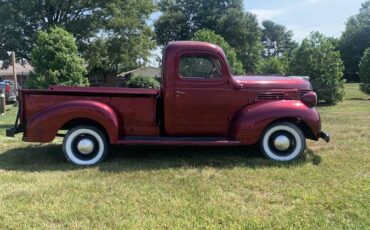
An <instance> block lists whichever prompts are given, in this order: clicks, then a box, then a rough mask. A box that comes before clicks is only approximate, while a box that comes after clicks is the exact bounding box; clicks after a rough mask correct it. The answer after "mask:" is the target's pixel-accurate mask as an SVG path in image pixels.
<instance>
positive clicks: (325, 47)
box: [290, 32, 344, 104]
mask: <svg viewBox="0 0 370 230" xmlns="http://www.w3.org/2000/svg"><path fill="white" fill-rule="evenodd" d="M290 72H291V74H294V75H305V76H310V80H311V83H312V86H313V89H314V90H315V91H316V92H317V95H318V100H319V101H325V102H327V103H329V104H333V103H336V102H338V101H341V100H342V98H343V96H344V85H343V62H342V60H341V59H340V54H339V51H336V50H335V47H334V46H333V43H332V41H331V40H330V38H327V37H325V36H324V35H323V34H321V33H319V32H312V33H311V34H310V36H309V37H308V38H305V39H304V40H303V41H302V44H301V45H300V46H299V47H298V48H297V49H296V50H295V51H294V52H293V58H292V60H291V62H290Z"/></svg>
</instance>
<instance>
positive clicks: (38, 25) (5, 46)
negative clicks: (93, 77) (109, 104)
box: [0, 0, 154, 70]
mask: <svg viewBox="0 0 370 230" xmlns="http://www.w3.org/2000/svg"><path fill="white" fill-rule="evenodd" d="M153 10H154V4H153V2H152V0H140V1H135V0H126V1H119V0H94V1H91V0H65V1H56V0H51V1H39V0H27V1H19V0H2V1H1V4H0V60H8V59H9V57H8V55H7V53H6V52H5V51H7V50H12V51H15V52H16V54H17V59H18V61H24V60H26V61H30V60H31V50H32V48H34V47H35V43H36V37H37V36H36V34H37V31H39V30H48V29H50V28H52V27H54V26H59V27H62V28H64V29H65V30H67V31H68V32H70V33H71V34H72V35H73V36H74V37H75V38H76V41H77V44H78V48H79V51H80V53H81V54H83V56H84V57H85V58H86V60H87V61H88V63H89V67H91V68H94V67H95V65H96V66H97V67H98V68H104V69H105V68H106V69H108V70H112V69H115V70H118V69H127V68H131V66H127V65H126V64H125V65H123V64H122V63H124V62H125V61H126V60H127V63H129V64H128V65H133V64H132V63H134V64H135V65H136V64H138V62H140V61H141V62H145V61H146V59H147V57H148V55H149V49H150V48H152V47H153V41H152V40H151V36H152V34H151V30H150V29H149V27H148V26H147V25H146V20H147V19H148V18H149V15H150V14H151V13H152V11H153ZM113 47H114V48H113ZM128 47H130V52H134V51H131V50H135V52H134V53H128V51H126V50H127V49H128ZM93 55H96V56H93ZM98 58H101V61H97V60H98ZM103 59H104V60H103ZM108 63H109V65H108ZM4 64H5V65H6V64H8V62H4Z"/></svg>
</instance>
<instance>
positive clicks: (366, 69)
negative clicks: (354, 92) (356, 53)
mask: <svg viewBox="0 0 370 230" xmlns="http://www.w3.org/2000/svg"><path fill="white" fill-rule="evenodd" d="M359 74H360V82H361V84H360V90H361V91H362V92H364V93H366V94H369V95H370V47H369V48H367V49H366V50H365V53H364V56H363V57H362V59H361V62H360V66H359Z"/></svg>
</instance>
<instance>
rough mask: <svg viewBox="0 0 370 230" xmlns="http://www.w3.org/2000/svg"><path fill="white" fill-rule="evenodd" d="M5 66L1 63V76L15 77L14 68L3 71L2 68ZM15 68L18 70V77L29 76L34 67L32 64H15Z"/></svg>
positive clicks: (9, 67)
mask: <svg viewBox="0 0 370 230" xmlns="http://www.w3.org/2000/svg"><path fill="white" fill-rule="evenodd" d="M2 65H3V62H2V61H0V76H7V75H13V67H12V66H8V68H6V69H2V68H1V66H2ZM15 68H16V70H17V75H28V74H29V73H30V72H31V71H32V70H33V68H32V66H31V65H30V64H28V63H27V64H25V65H24V66H23V65H21V64H19V63H15Z"/></svg>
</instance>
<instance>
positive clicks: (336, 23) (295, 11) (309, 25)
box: [150, 0, 365, 66]
mask: <svg viewBox="0 0 370 230" xmlns="http://www.w3.org/2000/svg"><path fill="white" fill-rule="evenodd" d="M364 1H365V0H244V8H245V10H246V11H250V12H252V13H254V14H256V15H257V17H258V20H259V22H260V23H261V22H262V21H263V20H272V21H274V22H276V23H278V24H280V25H284V26H285V27H286V28H287V29H289V30H292V31H293V33H294V37H293V38H294V40H296V41H297V42H301V41H302V40H303V39H304V38H305V37H307V36H308V35H309V34H310V32H311V31H319V32H321V33H323V34H325V35H327V36H333V37H339V36H340V35H341V33H342V32H343V31H344V29H345V22H346V21H347V19H348V18H349V17H350V16H352V15H355V14H357V13H358V11H359V9H360V8H361V3H362V2H364ZM159 15H160V14H159V13H158V12H156V13H154V14H153V15H152V16H151V22H153V21H154V20H155V19H157V18H158V17H159ZM150 24H151V23H150ZM153 54H154V55H160V49H156V50H154V51H153ZM150 65H155V66H157V65H158V64H156V63H155V62H154V59H153V58H151V59H150Z"/></svg>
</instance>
